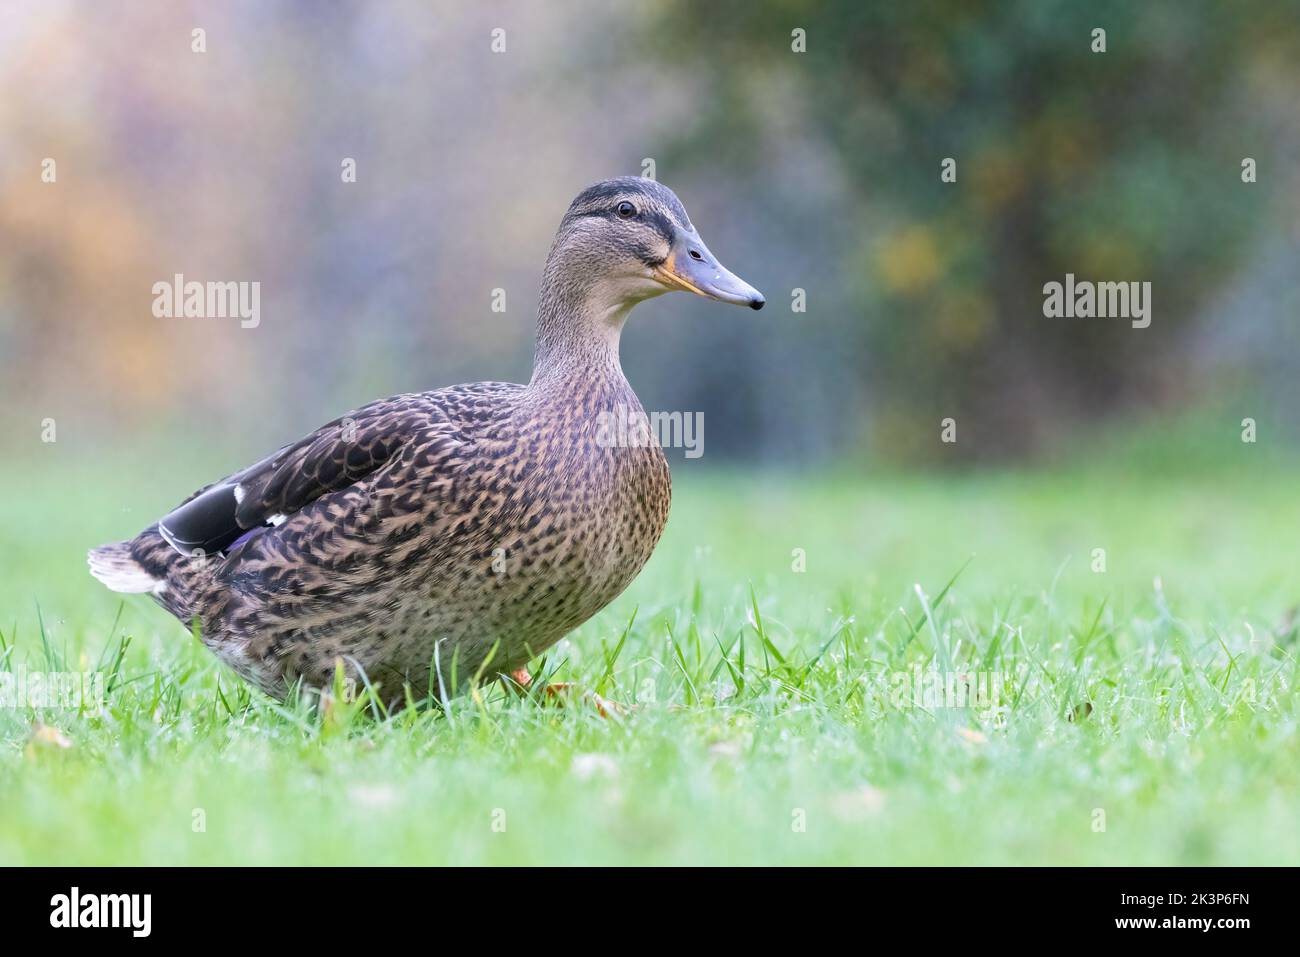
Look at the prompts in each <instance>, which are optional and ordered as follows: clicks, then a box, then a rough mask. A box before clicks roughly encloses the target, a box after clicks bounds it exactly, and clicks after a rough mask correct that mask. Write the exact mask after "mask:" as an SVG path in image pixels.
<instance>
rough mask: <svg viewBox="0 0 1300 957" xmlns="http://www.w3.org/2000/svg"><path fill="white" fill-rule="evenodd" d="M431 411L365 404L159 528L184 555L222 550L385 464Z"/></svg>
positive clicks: (416, 405)
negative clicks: (259, 528)
mask: <svg viewBox="0 0 1300 957" xmlns="http://www.w3.org/2000/svg"><path fill="white" fill-rule="evenodd" d="M429 412H430V410H429V407H428V406H427V405H426V404H425V403H424V402H422V397H421V396H418V395H400V396H394V397H393V398H391V399H382V400H380V401H378V402H372V403H370V404H369V405H366V406H362V407H361V408H360V409H357V410H356V411H355V412H350V413H348V414H347V415H344V416H340V417H339V418H337V419H335V420H334V421H333V422H329V423H326V424H325V425H323V426H321V427H320V428H319V429H317V430H316V431H315V432H313V433H311V434H310V435H308V436H306V437H305V438H303V439H302V440H300V441H298V442H296V443H294V444H293V445H286V446H285V447H284V448H282V449H280V451H278V452H276V453H275V454H274V455H270V456H268V457H267V458H265V459H263V460H262V461H260V462H258V463H256V464H254V465H251V466H249V467H248V468H246V469H243V470H242V471H239V472H236V473H235V474H234V475H231V476H228V477H227V478H225V479H222V480H221V481H220V482H217V483H215V484H213V485H210V486H208V487H207V488H206V489H203V490H201V491H200V492H198V493H197V494H196V495H194V496H192V497H191V498H190V499H188V500H187V501H186V502H185V503H184V504H183V505H181V506H180V507H178V508H176V509H175V510H173V511H172V512H170V513H169V514H168V515H166V516H164V517H163V518H162V519H161V520H160V521H159V523H158V531H159V532H160V533H161V534H162V536H163V538H165V539H166V540H167V542H168V544H170V545H171V546H172V548H174V549H176V550H177V551H178V552H180V553H182V554H184V555H190V554H192V553H193V552H194V551H196V550H202V551H203V552H204V553H205V554H212V553H215V552H219V551H222V550H224V549H226V548H228V547H229V546H230V545H231V544H232V543H233V542H234V541H236V540H237V539H238V538H239V537H240V536H241V535H243V534H244V533H245V532H247V531H248V530H249V529H253V528H257V527H259V526H262V525H266V524H270V523H271V522H272V520H273V519H275V520H277V521H278V520H280V519H281V518H283V517H288V516H289V515H292V514H293V513H294V512H297V511H299V510H300V509H302V508H304V507H306V506H307V505H309V504H311V503H312V502H314V501H315V500H316V499H318V498H320V497H321V496H322V495H325V494H327V493H329V492H335V491H338V490H339V489H343V488H346V487H347V486H349V485H352V484H353V483H355V482H357V481H359V480H361V479H362V478H364V477H366V476H367V475H369V474H370V473H372V472H374V471H375V470H376V469H378V468H380V467H381V466H383V465H384V463H385V462H387V461H389V459H391V458H392V457H393V456H394V455H395V454H396V453H397V451H398V450H399V449H400V448H402V446H403V445H405V444H406V443H407V442H409V441H410V440H411V439H412V437H413V436H415V435H417V434H418V433H419V432H420V431H421V430H422V429H423V428H425V427H426V426H427V425H428V423H429V418H430V416H429Z"/></svg>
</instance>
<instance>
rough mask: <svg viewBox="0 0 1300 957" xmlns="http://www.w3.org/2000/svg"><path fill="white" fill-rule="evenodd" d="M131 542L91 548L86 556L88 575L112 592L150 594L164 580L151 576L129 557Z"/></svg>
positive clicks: (163, 582) (164, 582)
mask: <svg viewBox="0 0 1300 957" xmlns="http://www.w3.org/2000/svg"><path fill="white" fill-rule="evenodd" d="M131 545H132V543H131V542H113V544H111V545H100V546H99V547H98V548H92V549H91V550H90V554H89V555H87V556H86V560H87V562H88V563H89V564H90V574H92V575H94V576H95V577H96V578H98V579H99V580H100V581H101V582H103V583H104V584H105V585H106V586H107V587H108V588H111V589H112V590H113V591H120V592H126V593H135V592H152V591H153V590H154V589H156V588H158V587H159V586H160V585H165V584H166V580H165V579H162V578H157V577H155V576H154V575H151V574H150V573H149V572H148V570H146V569H145V567H144V566H143V565H141V564H140V563H139V562H138V561H136V560H135V558H133V557H132V556H131Z"/></svg>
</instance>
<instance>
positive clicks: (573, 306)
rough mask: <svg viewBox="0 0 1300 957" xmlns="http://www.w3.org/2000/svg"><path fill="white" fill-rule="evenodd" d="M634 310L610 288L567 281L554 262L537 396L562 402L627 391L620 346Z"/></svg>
mask: <svg viewBox="0 0 1300 957" xmlns="http://www.w3.org/2000/svg"><path fill="white" fill-rule="evenodd" d="M631 308H632V304H631V303H629V302H627V301H626V300H625V299H623V298H621V297H619V296H616V295H615V294H614V293H613V292H612V291H611V290H609V289H608V287H607V286H604V285H602V284H600V283H598V282H592V281H589V280H584V279H580V278H574V277H570V276H566V275H565V274H564V273H562V272H560V271H559V270H557V269H556V268H555V263H553V262H548V263H547V268H546V273H545V275H544V277H543V281H542V292H541V297H540V299H539V303H538V315H537V346H536V351H535V352H534V355H533V377H532V380H531V381H530V382H529V384H528V388H529V390H530V391H532V392H533V393H534V394H536V395H538V396H539V397H541V396H555V397H557V398H562V397H563V396H565V395H572V394H573V393H574V392H575V391H578V390H581V391H582V392H586V393H590V392H592V391H606V390H611V391H622V389H624V388H627V379H626V378H624V376H623V368H622V366H621V365H619V361H618V343H619V338H620V336H621V335H622V333H623V323H624V322H625V321H626V320H627V314H628V312H629V310H631Z"/></svg>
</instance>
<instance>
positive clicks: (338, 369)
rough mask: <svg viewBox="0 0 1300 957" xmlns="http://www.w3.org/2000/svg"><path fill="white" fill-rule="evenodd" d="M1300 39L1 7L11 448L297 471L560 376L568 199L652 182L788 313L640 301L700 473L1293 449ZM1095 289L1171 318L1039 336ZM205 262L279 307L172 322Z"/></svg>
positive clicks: (1111, 20) (635, 345)
mask: <svg viewBox="0 0 1300 957" xmlns="http://www.w3.org/2000/svg"><path fill="white" fill-rule="evenodd" d="M1295 14H1296V10H1295V7H1294V5H1293V4H1288V3H1281V2H1278V3H1249V4H1221V3H1211V2H1204V3H1201V2H1179V3H1144V4H1131V3H1089V4H1083V3H1065V2H1056V3H1053V2H1033V0H1023V2H1007V3H987V4H981V3H965V2H932V3H918V4H866V3H859V2H851V0H842V2H830V3H799V2H772V3H745V4H720V5H711V6H710V14H709V15H708V16H704V15H701V12H700V10H699V8H698V5H697V4H691V3H686V2H671V3H664V4H650V5H645V4H612V5H611V4H598V3H582V2H567V3H556V4H546V5H540V4H529V3H501V4H493V5H491V7H489V8H482V9H480V8H478V7H476V6H475V5H468V4H452V3H444V4H432V5H431V4H425V3H414V2H412V3H382V4H316V3H267V4H260V3H258V4H255V3H231V4H221V5H211V4H198V3H195V4H187V3H163V2H140V3H131V4H114V5H103V4H97V3H90V2H48V3H16V4H6V5H5V9H4V11H3V12H2V13H0V18H3V29H2V30H0V78H2V79H3V81H4V88H5V89H6V90H7V91H8V92H7V93H6V95H5V96H4V97H3V98H2V100H0V141H2V142H3V149H2V150H0V250H2V251H3V255H2V256H0V356H2V357H3V359H2V361H3V367H2V372H3V378H2V381H0V398H2V399H3V406H4V408H5V410H6V415H5V420H6V423H5V432H6V433H7V434H6V441H7V444H8V443H9V442H12V444H13V447H14V448H15V449H16V451H17V452H18V453H19V454H31V455H40V454H44V453H45V452H48V451H50V450H48V449H42V448H41V444H40V441H39V440H40V436H41V423H42V422H43V420H45V419H47V418H52V419H54V420H55V422H56V423H57V428H58V439H59V443H60V444H61V446H62V449H66V450H68V451H67V452H63V451H62V449H61V454H75V453H73V449H77V448H87V447H89V446H91V445H96V444H111V445H113V446H115V447H120V445H121V444H122V443H131V442H135V441H137V440H138V438H139V436H141V434H143V433H149V432H157V431H169V430H175V429H182V430H189V431H194V432H195V434H196V435H197V436H198V437H199V438H200V439H203V440H207V441H211V442H224V443H227V444H228V445H232V446H234V447H235V452H233V453H232V455H237V456H245V455H258V454H262V453H263V452H265V451H266V450H268V449H270V448H273V447H275V446H277V445H278V444H280V443H282V442H284V441H287V440H289V439H292V438H294V437H296V436H298V435H300V434H302V433H303V432H304V431H305V430H307V429H309V428H313V427H315V426H316V425H318V424H319V423H320V422H322V421H325V420H327V419H328V418H330V417H332V416H334V415H336V414H338V413H341V412H343V411H345V410H347V409H349V408H351V407H354V406H356V405H358V404H360V403H362V402H364V401H367V400H369V399H371V398H375V397H378V396H382V395H388V394H392V393H395V392H399V391H406V390H420V389H427V388H435V387H438V386H441V385H446V384H450V383H453V382H459V381H472V380H478V379H509V380H514V381H526V380H527V377H528V374H529V366H530V360H531V349H532V332H533V322H534V316H535V301H536V293H537V282H538V276H539V273H540V269H541V265H542V262H543V260H544V258H545V255H546V251H547V249H548V245H549V243H550V240H551V237H552V235H553V232H554V229H555V227H556V225H557V223H558V220H559V217H560V216H561V214H562V213H563V211H564V208H565V206H566V205H567V203H568V201H569V200H570V199H571V198H572V196H573V195H574V194H576V193H577V191H578V190H580V189H581V188H582V187H584V186H585V185H587V184H588V183H590V182H592V181H595V180H598V179H602V178H605V177H608V176H612V175H616V174H628V173H640V172H642V171H643V169H644V165H643V164H644V161H646V160H647V159H650V160H653V162H654V166H655V173H656V176H657V178H658V179H660V180H661V181H663V182H665V183H667V184H668V185H670V186H672V187H673V188H674V189H675V190H677V192H678V193H679V194H680V195H681V197H682V198H683V200H684V201H685V203H686V205H687V208H688V209H689V210H690V212H691V215H692V218H693V219H694V220H695V221H696V223H697V224H698V226H699V227H700V230H701V233H702V234H703V236H704V237H705V239H706V240H707V241H708V242H709V243H710V245H711V247H712V248H713V249H714V251H715V252H717V253H718V255H719V256H720V258H721V259H722V260H723V261H724V262H725V263H727V264H728V265H730V266H731V267H732V268H733V269H735V271H736V272H738V273H739V274H740V275H742V276H744V277H745V278H747V279H748V280H750V281H751V282H753V283H754V284H755V285H756V286H758V287H759V288H760V289H762V290H763V291H764V292H765V293H766V294H767V296H768V299H769V300H770V302H771V305H770V306H769V307H768V309H767V310H766V311H764V312H763V313H761V314H755V315H750V314H741V313H740V312H739V311H738V310H726V309H720V308H717V307H716V306H713V305H711V304H708V303H703V302H695V301H691V300H689V299H688V298H687V297H685V296H671V297H667V298H664V299H660V300H657V301H655V302H651V303H648V304H646V305H644V306H642V307H641V308H639V309H638V310H637V311H636V312H635V313H634V315H633V318H632V320H631V322H630V324H629V327H628V330H627V333H626V335H625V339H624V350H623V353H624V366H625V369H626V371H627V373H628V376H629V378H630V380H631V381H632V383H633V385H634V386H635V387H636V388H637V389H638V392H639V393H640V395H641V397H642V400H643V402H644V404H645V405H646V407H647V408H649V409H666V410H688V411H702V412H703V413H704V415H705V420H706V422H707V431H706V437H705V455H704V457H703V458H702V459H700V460H699V461H698V462H694V461H692V462H690V463H689V465H690V467H691V468H701V469H708V468H709V467H710V466H711V465H716V464H718V463H725V462H728V461H730V462H737V463H744V464H749V463H753V464H756V465H762V466H770V465H787V466H796V467H809V466H816V467H823V466H825V465H826V464H828V463H837V462H840V463H844V462H846V463H849V464H850V465H851V466H853V467H855V468H859V467H862V466H864V465H869V467H871V468H879V467H882V466H890V465H894V464H903V465H913V464H916V463H928V464H933V465H952V464H962V463H969V462H972V461H982V462H997V463H1007V462H1020V461H1029V462H1037V461H1042V460H1043V459H1045V458H1050V457H1052V456H1056V455H1060V454H1062V453H1065V454H1070V453H1071V452H1078V450H1079V449H1081V448H1089V447H1090V444H1091V443H1092V442H1094V441H1095V440H1096V439H1097V437H1098V435H1099V434H1100V435H1101V437H1102V438H1103V439H1108V438H1109V436H1110V435H1111V433H1112V432H1116V431H1125V430H1129V429H1132V428H1139V429H1142V430H1145V431H1146V432H1147V433H1154V434H1160V433H1162V432H1164V431H1165V430H1166V429H1167V428H1170V427H1172V425H1171V424H1172V423H1175V422H1177V423H1183V425H1180V426H1179V428H1180V430H1181V431H1180V434H1181V435H1183V436H1184V437H1185V438H1186V440H1187V441H1186V442H1184V443H1183V444H1182V445H1181V446H1180V450H1181V452H1185V453H1195V454H1197V455H1198V456H1199V457H1200V458H1202V459H1205V458H1208V459H1214V458H1216V457H1218V456H1219V455H1221V454H1222V451H1221V450H1222V449H1223V448H1224V443H1228V444H1229V445H1231V444H1233V443H1236V441H1237V437H1238V433H1239V431H1240V420H1241V419H1242V418H1244V417H1247V416H1249V417H1252V418H1254V419H1256V420H1257V422H1258V423H1259V424H1260V425H1259V431H1260V443H1261V444H1276V445H1280V444H1283V443H1288V442H1294V441H1295V440H1296V439H1297V437H1300V423H1298V422H1297V421H1296V418H1295V416H1293V415H1291V414H1290V410H1292V409H1294V408H1295V406H1296V399H1297V397H1298V396H1297V385H1296V383H1297V381H1300V376H1298V375H1297V373H1298V372H1300V361H1298V360H1297V355H1300V353H1298V352H1297V349H1296V348H1295V347H1296V345H1297V337H1298V336H1300V333H1298V332H1297V328H1298V327H1297V323H1296V316H1297V306H1298V305H1300V295H1298V293H1297V282H1296V267H1295V264H1296V262H1297V254H1298V253H1300V230H1297V227H1296V222H1297V212H1298V211H1300V198H1298V197H1300V188H1298V187H1300V164H1298V163H1297V156H1298V155H1300V124H1298V123H1297V120H1298V119H1300V110H1298V108H1297V100H1296V97H1295V90H1296V88H1297V80H1298V79H1300V76H1298V74H1300V17H1297V16H1296V15H1295ZM196 27H199V28H202V29H203V30H205V31H206V38H205V39H206V47H207V49H206V52H205V53H195V52H192V51H191V42H192V38H191V31H192V30H193V29H194V28H196ZM1096 27H1101V28H1104V29H1105V30H1106V32H1107V33H1106V42H1107V49H1106V52H1105V53H1094V52H1092V49H1091V47H1092V43H1093V41H1092V34H1091V31H1092V30H1093V29H1094V28H1096ZM497 28H500V29H501V30H504V31H505V32H504V35H503V37H504V44H505V50H504V51H503V52H493V49H492V46H493V35H492V31H493V30H494V29H497ZM798 30H802V31H804V38H805V44H806V52H795V51H794V50H793V49H792V46H793V45H795V40H794V39H793V34H794V31H798ZM947 157H951V158H953V159H955V160H956V162H957V167H956V168H957V182H956V183H944V182H942V181H941V179H940V164H941V162H942V161H943V160H944V159H945V158H947ZM1245 157H1250V158H1252V159H1254V160H1255V161H1256V163H1257V167H1258V181H1257V182H1255V183H1252V184H1247V183H1243V182H1242V179H1241V163H1242V160H1243V158H1245ZM45 158H52V159H54V160H55V161H56V163H57V176H58V179H57V182H56V183H53V184H51V183H44V182H42V180H41V171H42V161H43V160H44V159H45ZM345 158H352V159H354V160H355V161H356V168H357V181H356V182H355V183H345V182H343V181H342V177H341V175H340V171H341V163H342V162H343V160H344V159H345ZM1067 272H1073V273H1075V274H1076V275H1077V276H1078V277H1079V278H1080V279H1094V280H1133V281H1149V282H1151V283H1152V287H1153V321H1152V324H1151V326H1150V328H1147V329H1140V330H1139V329H1133V328H1131V327H1130V326H1129V325H1128V323H1125V322H1122V321H1113V320H1100V319H1093V320H1064V319H1047V318H1044V316H1043V315H1042V286H1043V284H1044V283H1045V282H1049V281H1053V280H1061V279H1062V278H1063V277H1064V275H1065V273H1067ZM175 273H183V274H184V275H185V276H186V278H187V279H197V280H200V281H206V280H222V281H225V280H235V281H259V282H260V283H261V284H262V303H261V311H262V321H261V325H260V326H259V327H258V328H256V329H241V328H240V327H239V324H238V322H237V321H232V320H197V319H159V318H155V317H154V316H153V315H152V312H151V305H152V298H153V296H152V292H151V287H152V285H153V283H155V282H158V281H160V280H162V281H166V280H169V279H170V278H171V277H172V276H173V275H174V274H175ZM498 288H500V289H504V290H505V291H506V311H505V312H504V313H501V312H494V311H492V296H493V290H494V289H498ZM795 290H803V292H804V297H805V299H806V311H804V312H798V311H794V310H793V309H792V308H791V303H792V298H793V296H794V295H795V292H794V291H795ZM945 417H952V418H954V419H956V420H957V422H958V441H957V442H956V443H955V444H953V445H945V444H943V443H940V442H939V422H940V420H941V419H943V418H945ZM1188 421H1193V422H1194V423H1195V424H1196V427H1195V428H1190V427H1186V425H1185V423H1187V422H1188ZM70 446H71V448H69V447H70ZM241 461H242V460H241V459H239V458H237V457H234V458H232V461H231V466H232V467H234V466H235V465H237V464H240V462H241ZM676 461H677V462H678V463H679V464H683V465H684V464H687V463H683V462H682V460H681V454H680V452H678V453H677V455H676Z"/></svg>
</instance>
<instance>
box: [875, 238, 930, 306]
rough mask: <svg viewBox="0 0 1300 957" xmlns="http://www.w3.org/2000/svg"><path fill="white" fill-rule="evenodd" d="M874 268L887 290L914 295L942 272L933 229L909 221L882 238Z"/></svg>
mask: <svg viewBox="0 0 1300 957" xmlns="http://www.w3.org/2000/svg"><path fill="white" fill-rule="evenodd" d="M876 271H877V273H878V274H879V275H880V281H881V282H883V283H884V284H885V286H886V288H888V289H889V291H890V292H892V293H895V294H898V295H915V294H916V293H918V292H921V291H922V290H924V289H926V288H928V287H929V286H931V285H932V284H933V283H934V282H935V281H936V280H937V279H938V278H939V276H940V275H942V273H943V261H942V259H941V256H940V253H939V244H938V243H937V242H936V240H935V236H934V230H933V229H931V228H930V227H929V226H925V225H922V224H920V223H913V224H910V225H908V226H905V227H904V228H903V229H901V230H900V231H898V232H897V233H895V234H894V235H893V236H891V237H890V238H888V239H886V240H885V242H884V244H883V245H882V246H881V248H880V251H879V253H878V254H877V256H876Z"/></svg>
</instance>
